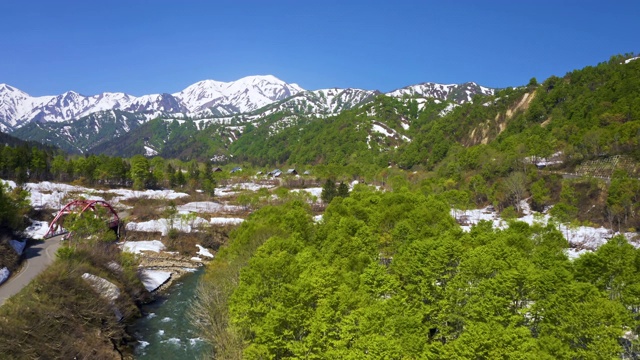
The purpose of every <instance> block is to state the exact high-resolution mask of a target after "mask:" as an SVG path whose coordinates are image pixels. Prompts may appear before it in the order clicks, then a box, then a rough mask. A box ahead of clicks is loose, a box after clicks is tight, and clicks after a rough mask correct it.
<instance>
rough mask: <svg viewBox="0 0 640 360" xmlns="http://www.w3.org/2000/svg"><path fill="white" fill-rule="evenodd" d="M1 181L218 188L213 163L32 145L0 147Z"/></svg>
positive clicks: (146, 187)
mask: <svg viewBox="0 0 640 360" xmlns="http://www.w3.org/2000/svg"><path fill="white" fill-rule="evenodd" d="M0 178H2V179H7V180H14V181H16V182H17V183H18V184H23V183H26V182H28V181H34V182H37V181H60V182H68V183H70V182H75V183H77V184H81V185H86V186H107V187H111V186H122V187H133V188H136V189H151V188H159V187H163V188H177V189H186V188H188V189H191V190H195V189H202V190H204V191H206V192H208V193H210V194H213V191H214V190H213V189H214V188H215V186H216V179H215V178H214V174H213V171H212V165H211V163H210V162H205V163H199V162H197V161H196V160H192V161H189V162H182V161H179V160H166V159H164V158H162V157H159V156H156V157H153V158H151V159H148V158H146V157H144V156H142V155H136V156H133V157H132V158H130V159H124V158H120V157H111V156H107V155H86V156H74V155H67V154H64V153H62V152H61V151H59V150H56V149H53V148H41V147H39V146H34V145H30V144H21V145H19V146H9V145H0Z"/></svg>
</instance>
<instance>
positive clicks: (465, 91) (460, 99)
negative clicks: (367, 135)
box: [385, 82, 494, 104]
mask: <svg viewBox="0 0 640 360" xmlns="http://www.w3.org/2000/svg"><path fill="white" fill-rule="evenodd" d="M493 93H494V89H490V88H486V87H484V86H480V85H478V84H476V83H474V82H467V83H464V84H449V85H445V84H436V83H430V82H427V83H421V84H417V85H411V86H407V87H403V88H402V89H397V90H394V91H391V92H388V93H386V94H385V95H387V96H392V97H399V98H400V97H403V96H405V95H407V96H411V97H414V96H418V97H425V98H433V99H438V100H442V101H445V100H448V101H453V102H455V103H458V104H463V103H466V102H470V101H471V100H472V99H473V96H474V95H475V94H484V95H493Z"/></svg>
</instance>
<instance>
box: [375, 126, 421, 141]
mask: <svg viewBox="0 0 640 360" xmlns="http://www.w3.org/2000/svg"><path fill="white" fill-rule="evenodd" d="M371 130H372V131H374V132H377V133H381V134H383V135H385V136H386V137H390V138H394V139H398V138H400V139H402V140H404V141H406V142H411V139H409V138H408V137H406V136H405V135H400V134H398V133H397V132H396V131H395V130H393V129H391V128H385V127H383V126H381V125H378V124H376V123H374V124H373V125H372V127H371Z"/></svg>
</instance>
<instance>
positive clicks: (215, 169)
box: [211, 167, 222, 172]
mask: <svg viewBox="0 0 640 360" xmlns="http://www.w3.org/2000/svg"><path fill="white" fill-rule="evenodd" d="M211 171H213V172H221V171H222V169H220V168H219V167H217V168H213V170H211Z"/></svg>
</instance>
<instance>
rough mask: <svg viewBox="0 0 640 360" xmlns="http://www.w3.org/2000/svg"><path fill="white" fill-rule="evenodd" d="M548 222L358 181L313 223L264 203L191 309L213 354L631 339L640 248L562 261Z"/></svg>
mask: <svg viewBox="0 0 640 360" xmlns="http://www.w3.org/2000/svg"><path fill="white" fill-rule="evenodd" d="M567 245H568V243H567V241H566V240H565V239H564V238H563V236H562V234H561V233H560V232H559V231H558V230H556V229H555V228H554V227H553V226H549V227H541V226H529V225H527V224H524V223H518V222H514V223H512V224H511V225H510V227H509V228H508V229H505V230H496V229H492V227H491V225H490V224H489V223H484V224H483V223H481V224H479V225H478V226H476V227H475V228H474V229H473V230H472V231H471V232H470V233H464V232H462V231H461V230H460V227H459V226H458V225H457V224H456V223H455V222H454V221H453V219H452V218H451V217H450V216H449V206H448V203H447V202H445V201H443V198H440V197H436V196H431V195H423V194H420V193H416V192H410V191H407V190H406V189H405V190H401V191H396V192H392V193H381V192H374V191H371V190H369V189H367V188H365V187H360V188H356V189H355V190H354V191H353V192H352V193H351V196H350V197H348V198H345V199H342V198H339V199H337V200H334V201H333V202H332V203H331V205H330V206H329V207H328V208H327V210H326V212H325V214H324V217H323V220H322V221H321V222H320V223H318V224H314V223H313V222H312V220H311V216H310V215H309V213H308V211H305V209H304V206H301V205H300V204H295V203H294V204H290V205H289V207H279V208H265V209H262V210H260V211H258V212H256V213H255V214H253V215H252V217H251V218H250V219H249V220H248V221H247V222H245V223H244V224H243V225H242V226H241V227H240V229H239V230H238V231H237V232H236V233H235V234H234V235H233V236H232V239H231V242H230V243H229V245H228V247H227V248H225V249H224V250H223V251H222V252H220V253H219V255H218V256H217V257H216V259H215V260H214V262H213V264H212V265H211V266H210V267H209V269H208V271H207V276H206V279H205V281H203V283H202V284H201V290H200V297H199V300H198V304H197V306H196V308H195V309H196V310H195V315H196V316H197V317H198V318H199V321H201V326H203V330H204V331H203V334H205V335H206V336H207V337H208V340H209V341H211V342H212V343H213V344H214V345H215V349H216V352H217V355H218V356H219V357H220V358H240V357H242V358H246V359H259V358H278V359H288V358H313V359H338V358H339V359H356V358H358V359H367V358H370V359H382V358H385V359H403V358H413V359H418V358H420V359H443V358H444V359H452V358H456V359H469V358H486V359H496V358H502V359H516V358H517V359H579V358H614V357H619V356H620V355H621V354H623V353H626V354H630V352H632V351H635V350H633V349H636V346H637V345H636V343H637V340H636V341H633V342H631V341H628V340H624V339H623V336H624V334H625V333H626V332H628V331H637V330H638V322H637V318H636V316H635V315H634V314H635V312H636V310H637V309H638V307H639V306H640V297H639V295H638V292H637V289H638V288H640V276H639V274H640V267H639V265H638V264H640V252H639V251H638V250H637V249H635V248H634V247H633V246H631V245H629V244H628V243H627V242H626V240H625V239H624V238H623V237H615V238H613V239H611V240H610V241H609V242H608V243H607V244H606V245H604V246H602V247H601V248H600V249H599V250H597V251H596V252H594V253H592V254H586V255H583V256H582V257H581V258H580V259H578V260H575V261H574V262H571V261H570V260H569V259H568V258H567V256H566V255H565V253H564V249H566V248H567Z"/></svg>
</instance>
